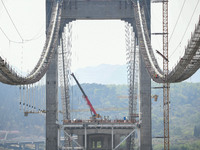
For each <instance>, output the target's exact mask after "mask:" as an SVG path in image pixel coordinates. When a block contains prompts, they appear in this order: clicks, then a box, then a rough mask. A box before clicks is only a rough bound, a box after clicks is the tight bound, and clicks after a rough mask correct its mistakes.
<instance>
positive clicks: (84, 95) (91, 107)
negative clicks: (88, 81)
mask: <svg viewBox="0 0 200 150" xmlns="http://www.w3.org/2000/svg"><path fill="white" fill-rule="evenodd" d="M71 76H72V77H73V78H74V80H75V81H76V83H77V85H78V87H79V88H80V90H81V92H82V93H83V97H84V98H85V100H86V102H87V105H88V106H89V107H90V111H91V112H92V113H93V114H94V116H96V117H97V118H99V117H100V115H99V114H97V113H96V111H95V109H94V107H93V106H92V104H91V102H90V100H89V99H88V97H87V95H86V94H85V92H84V90H83V88H82V87H81V85H80V83H79V82H78V80H77V79H76V77H75V75H74V74H73V73H72V74H71Z"/></svg>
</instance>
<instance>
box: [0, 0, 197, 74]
mask: <svg viewBox="0 0 200 150" xmlns="http://www.w3.org/2000/svg"><path fill="white" fill-rule="evenodd" d="M2 1H3V2H4V4H5V6H6V8H7V10H8V12H9V14H10V16H11V18H12V19H13V22H14V24H15V25H16V27H17V29H18V31H19V33H20V36H21V37H22V38H23V40H24V41H23V43H15V42H21V41H22V39H21V38H20V36H19V35H18V33H17V31H16V30H15V28H14V26H13V24H12V22H11V21H10V19H9V16H8V15H7V13H6V10H5V9H4V7H3V5H2ZM183 3H184V0H173V1H170V2H169V37H171V34H172V31H173V29H174V26H175V24H176V21H177V19H178V15H179V12H180V10H181V8H182V5H183ZM197 4H198V5H197ZM196 5H197V8H196V11H195V12H194V15H193V17H192V14H193V11H194V9H195V7H196ZM151 10H152V12H151V16H152V17H151V19H152V32H162V4H157V3H156V4H152V9H151ZM199 14H200V4H199V3H198V0H186V1H185V5H184V7H183V10H182V14H181V15H180V19H179V21H178V23H177V25H176V28H175V31H174V32H173V36H172V37H171V38H170V45H169V56H170V57H169V60H170V67H172V66H174V64H175V63H176V62H177V61H178V59H179V57H180V56H181V55H183V53H184V51H183V49H184V47H185V46H186V44H187V40H188V39H190V35H191V31H193V30H194V27H195V23H197V21H198V19H199ZM190 19H191V22H190V24H189V27H188V29H187V32H186V33H185V36H184V38H182V37H183V35H184V32H185V30H186V28H187V26H188V23H189V21H190ZM0 20H1V21H0V27H1V29H2V30H3V32H4V33H5V34H6V35H7V37H5V35H4V34H3V32H2V31H1V30H0V41H1V42H0V43H1V44H0V56H2V57H3V58H6V59H7V61H9V62H10V64H11V65H13V66H15V67H16V68H18V69H20V70H22V71H23V72H24V71H25V72H26V71H31V70H32V69H33V67H34V66H35V64H36V62H37V61H38V59H39V56H40V53H41V51H42V49H43V45H44V41H45V0H14V1H13V0H0ZM124 27H125V24H124V22H123V21H119V20H114V21H108V20H105V21H80V20H79V21H74V22H73V32H72V33H73V43H72V53H73V60H72V69H73V70H76V69H77V68H82V67H86V66H96V65H99V64H126V53H125V51H126V50H125V48H126V46H125V36H124V34H125V33H124V31H125V28H124ZM8 39H9V40H10V41H9V40H8ZM12 41H15V42H12ZM152 46H153V49H157V50H159V51H161V52H162V37H161V36H152ZM172 54H173V55H172ZM155 55H156V57H157V58H158V60H159V62H160V63H161V64H162V59H161V58H160V56H158V55H157V54H155Z"/></svg>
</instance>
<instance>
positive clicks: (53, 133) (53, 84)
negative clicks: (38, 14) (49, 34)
mask: <svg viewBox="0 0 200 150" xmlns="http://www.w3.org/2000/svg"><path fill="white" fill-rule="evenodd" d="M52 3H53V0H46V30H47V29H48V26H49V21H50V15H49V14H50V13H49V12H50V11H51V8H52ZM57 66H58V54H57V50H56V52H55V54H54V55H53V58H52V61H51V63H50V65H49V68H48V70H47V73H46V150H57V149H58V125H57V124H56V122H57V121H58V67H57Z"/></svg>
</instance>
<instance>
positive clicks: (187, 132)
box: [0, 82, 200, 150]
mask: <svg viewBox="0 0 200 150" xmlns="http://www.w3.org/2000/svg"><path fill="white" fill-rule="evenodd" d="M152 86H160V85H157V84H155V83H153V84H152ZM82 87H83V89H84V90H85V92H86V94H87V95H88V97H89V99H90V100H91V103H92V104H93V106H94V108H95V109H96V110H97V112H98V113H100V114H101V115H102V116H109V117H110V118H111V119H123V117H124V116H127V115H128V109H127V107H128V99H127V98H124V99H122V97H123V96H126V95H127V94H128V92H127V91H128V88H127V85H103V84H82ZM154 94H157V95H158V100H157V101H154V99H152V136H153V137H156V136H162V135H163V123H162V122H163V120H162V117H163V115H162V90H155V89H152V95H154ZM0 95H1V98H0V130H18V131H20V132H21V133H23V135H27V136H44V135H45V129H44V126H45V116H41V115H38V114H32V115H29V116H28V117H24V114H23V112H22V111H20V110H19V88H18V87H16V86H8V85H4V84H0ZM70 95H71V110H72V113H71V118H72V119H89V118H90V116H91V114H90V112H89V110H88V106H87V105H86V102H85V101H84V99H83V98H82V94H81V92H80V90H79V89H78V87H77V85H75V86H73V87H72V88H71V92H70ZM108 108H112V109H113V110H111V109H108ZM117 108H118V110H117ZM78 109H79V111H81V112H77V110H78ZM85 109H87V110H85ZM102 109H104V110H103V111H102ZM60 119H62V118H60ZM194 131H195V132H194ZM199 135H200V83H186V82H183V83H177V84H171V85H170V137H171V144H172V146H173V145H174V144H177V143H182V144H183V143H185V142H186V143H187V142H191V141H192V140H195V141H196V140H197V139H199V138H200V137H199ZM21 136H22V135H21ZM154 141H155V140H154ZM199 141H200V140H199ZM199 141H198V142H199ZM158 143H159V144H160V143H162V142H158ZM158 143H154V144H156V146H157V145H159V144H158ZM155 149H156V147H155ZM157 149H160V147H159V148H157ZM174 150H175V149H174ZM177 150H178V149H177Z"/></svg>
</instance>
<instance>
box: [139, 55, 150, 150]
mask: <svg viewBox="0 0 200 150" xmlns="http://www.w3.org/2000/svg"><path fill="white" fill-rule="evenodd" d="M139 76H140V112H141V118H140V120H141V121H142V122H141V127H140V149H141V150H151V149H152V135H151V78H150V76H149V74H148V72H147V70H146V68H145V64H144V61H143V58H142V57H141V55H140V75H139Z"/></svg>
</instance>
